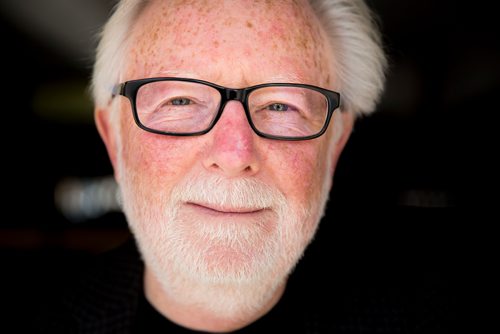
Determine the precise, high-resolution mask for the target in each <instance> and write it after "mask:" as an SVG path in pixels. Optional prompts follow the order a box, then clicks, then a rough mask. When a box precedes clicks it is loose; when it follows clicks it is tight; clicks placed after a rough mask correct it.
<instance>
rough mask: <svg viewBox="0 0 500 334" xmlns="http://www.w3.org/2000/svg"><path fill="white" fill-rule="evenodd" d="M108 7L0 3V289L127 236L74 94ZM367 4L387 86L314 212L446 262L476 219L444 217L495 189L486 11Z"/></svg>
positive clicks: (97, 1)
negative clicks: (2, 269)
mask: <svg viewBox="0 0 500 334" xmlns="http://www.w3.org/2000/svg"><path fill="white" fill-rule="evenodd" d="M114 3H115V1H113V0H44V1H38V0H23V1H17V0H1V1H0V31H1V32H2V34H1V36H2V45H3V47H2V51H1V52H0V64H1V65H2V66H1V72H2V76H1V77H2V99H1V103H2V107H1V110H2V115H3V119H2V124H3V127H2V129H3V130H2V131H1V133H2V148H3V152H2V153H3V154H2V165H3V166H2V167H3V182H2V185H3V187H2V188H3V189H4V196H3V198H4V201H3V203H4V204H3V211H4V218H3V219H2V220H1V221H0V259H1V260H2V261H3V262H4V263H6V264H7V268H10V271H9V272H10V275H6V277H3V280H6V282H7V283H8V284H6V285H7V286H9V284H12V282H25V281H28V280H29V279H30V275H33V274H35V273H36V274H37V275H38V274H39V273H40V272H43V271H45V270H49V271H50V270H52V269H54V268H56V267H58V266H60V264H61V263H64V261H65V259H66V257H67V256H69V255H68V254H71V256H74V254H88V253H98V252H101V251H104V250H107V249H110V248H112V247H114V246H115V245H117V244H119V243H120V242H121V241H122V240H124V239H125V238H127V237H128V233H129V232H128V230H127V228H126V224H125V222H124V220H123V217H122V215H121V213H120V212H119V209H118V206H117V205H116V198H115V192H116V186H115V184H114V182H113V179H112V169H111V166H110V163H109V161H108V158H107V155H106V152H105V149H104V146H103V144H102V142H101V140H100V138H99V137H98V134H97V131H96V130H95V127H94V123H93V107H92V102H91V100H90V97H89V96H90V95H89V93H88V91H87V87H88V83H89V78H90V72H91V66H92V61H93V53H94V49H95V45H96V37H95V36H96V34H97V33H98V31H99V29H100V27H101V26H102V24H103V23H104V21H105V20H106V18H107V17H108V15H109V13H110V10H111V8H112V6H113V4H114ZM368 3H369V4H370V6H371V7H372V8H373V9H374V10H375V11H376V12H377V13H378V15H379V18H380V22H381V28H382V31H383V34H384V41H385V45H386V51H387V52H388V54H389V57H390V70H389V73H388V81H387V90H386V92H385V95H384V97H383V99H382V102H381V104H380V106H379V108H378V111H377V113H375V114H374V115H373V116H370V117H366V118H363V119H360V120H359V121H358V122H357V124H356V127H355V131H354V133H353V135H352V137H351V139H350V141H349V143H348V145H347V147H346V150H345V152H344V154H343V155H342V157H341V160H340V163H339V166H338V171H337V173H336V176H335V181H334V183H335V186H334V190H333V192H332V197H331V200H330V203H329V207H328V212H327V219H326V220H327V221H328V220H330V217H334V215H335V214H334V213H333V212H344V213H346V212H347V213H349V214H350V215H347V214H346V215H345V219H344V221H343V222H341V223H340V224H346V222H347V223H349V224H352V225H351V228H352V226H356V227H360V226H362V224H363V223H361V224H360V223H359V222H358V221H356V219H357V218H359V219H360V220H361V221H363V222H367V223H369V224H367V225H369V226H370V225H371V227H368V229H365V227H360V230H356V231H354V232H353V235H355V234H354V233H360V234H361V235H364V237H360V238H357V237H354V236H352V237H351V238H350V239H349V240H350V241H353V242H355V241H356V242H361V241H359V240H363V242H364V241H368V240H370V237H369V233H370V232H374V231H375V230H377V229H375V228H374V227H373V225H375V224H376V225H377V226H379V227H380V226H381V223H380V220H382V221H384V219H385V218H387V217H389V221H392V222H394V223H401V225H399V228H401V226H410V227H407V228H406V229H405V231H404V232H403V233H404V235H405V236H406V237H408V239H411V238H421V241H422V243H423V244H426V246H424V247H422V248H419V251H424V249H427V250H428V249H432V250H433V251H435V250H438V249H439V250H441V249H445V248H447V249H448V251H443V253H442V254H441V257H439V259H441V260H443V261H445V262H446V261H448V263H450V261H451V262H452V263H453V261H456V262H455V264H456V263H457V261H458V260H457V257H455V256H454V255H450V252H451V251H450V249H451V250H452V251H457V250H458V249H459V248H460V247H467V246H464V244H463V243H462V242H461V241H460V238H461V237H463V236H464V235H465V234H466V233H465V230H468V229H469V227H471V226H477V225H475V223H474V221H468V225H467V224H466V225H460V224H458V223H457V224H456V222H457V219H458V218H463V217H464V216H463V215H464V210H466V209H467V210H470V209H472V208H473V210H477V211H478V212H482V211H483V209H486V208H488V207H489V206H490V205H491V204H492V203H493V200H492V198H491V197H488V196H486V192H485V191H484V189H491V190H493V192H494V191H495V190H496V189H497V188H496V186H493V184H494V182H493V178H492V177H491V176H492V175H493V174H492V171H493V167H492V164H491V162H492V159H490V158H488V156H489V155H494V152H498V149H497V148H496V147H495V148H491V147H490V146H493V145H492V144H493V143H495V141H494V139H493V137H494V134H495V130H492V129H491V128H492V126H493V124H494V123H493V121H492V118H493V115H494V114H495V113H496V112H497V111H498V103H497V99H496V96H498V89H499V88H500V61H499V60H500V47H499V40H500V36H499V31H500V29H499V27H498V19H497V17H496V16H497V14H496V13H497V12H496V11H495V10H493V8H491V6H492V5H490V2H489V1H486V0H478V1H475V2H473V3H469V4H468V5H467V6H464V5H461V4H460V5H459V2H457V1H452V0H440V1H434V0H406V1H400V0H370V1H368ZM5 199H6V200H5ZM335 210H337V211H335ZM474 216H475V214H474ZM353 217H354V218H353ZM405 224H407V225H405ZM323 225H324V224H323ZM332 226H333V225H331V226H330V227H326V229H327V230H328V229H329V228H330V229H335V227H332ZM460 226H465V227H460ZM322 228H323V229H325V227H323V226H322ZM368 231H369V232H368ZM381 231H383V232H381ZM385 232H387V233H391V230H390V228H388V227H385V229H384V228H382V230H377V232H376V234H375V235H376V236H378V237H380V236H381V235H382V234H383V233H385ZM462 232H463V233H462ZM372 236H373V235H372ZM321 238H322V237H321V236H320V237H319V239H320V240H321ZM323 238H324V237H323ZM408 239H405V237H403V238H400V243H399V244H398V245H400V246H401V245H403V244H404V243H405V242H407V241H408ZM368 242H370V241H368ZM371 242H373V241H371ZM344 243H345V241H344ZM415 244H416V243H415ZM458 244H460V246H457V245H458ZM469 244H470V243H469ZM429 247H430V248H429ZM460 249H462V248H460ZM465 249H467V248H465ZM449 251H450V252H449ZM33 254H37V255H36V256H35V257H33ZM460 254H461V255H464V256H467V250H464V251H463V252H461V253H460ZM448 256H449V257H448ZM430 257H431V256H428V258H430ZM444 265H446V263H445V264H444ZM457 266H458V265H457Z"/></svg>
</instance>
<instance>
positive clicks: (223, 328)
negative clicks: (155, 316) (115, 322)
mask: <svg viewBox="0 0 500 334" xmlns="http://www.w3.org/2000/svg"><path fill="white" fill-rule="evenodd" d="M285 286H286V282H283V283H282V284H280V285H279V286H278V287H277V288H275V289H273V290H274V291H273V293H272V295H271V296H267V297H266V299H267V301H266V302H265V303H263V304H262V306H261V307H259V308H258V309H253V308H252V309H251V311H249V310H245V311H244V312H237V311H236V312H224V314H221V312H217V310H214V309H213V308H212V307H210V305H207V303H205V302H204V301H206V300H217V299H213V298H217V296H219V297H220V294H225V295H226V296H227V295H231V294H233V295H234V296H235V298H238V297H239V298H241V295H244V293H243V294H242V293H241V287H240V288H239V289H235V287H233V286H220V285H218V286H207V285H203V287H201V286H199V285H198V286H193V285H186V286H184V287H182V288H181V289H172V291H165V289H164V288H163V286H162V285H161V283H160V282H159V281H158V279H157V278H156V276H155V274H154V273H153V272H152V271H151V270H150V269H149V268H148V266H146V267H145V272H144V291H145V295H146V299H147V300H148V301H149V303H150V304H151V305H152V306H153V307H154V308H155V309H156V310H157V311H158V312H160V313H161V314H162V315H163V316H164V317H166V318H168V319H169V320H170V321H172V322H174V323H176V324H178V325H180V326H183V327H186V328H189V329H193V330H199V331H207V332H230V331H234V330H238V329H240V328H243V327H245V326H247V325H249V324H251V323H252V322H254V321H256V320H257V319H259V318H260V317H262V316H263V315H265V314H266V313H267V312H269V311H270V310H271V309H272V308H273V307H274V305H276V303H277V302H278V301H279V299H280V298H281V296H282V295H283V292H284V290H285ZM193 291H195V292H194V293H193ZM196 291H198V292H199V293H201V294H203V297H204V298H202V299H203V300H204V301H202V302H200V300H199V299H198V300H197V298H196V295H197V293H196ZM206 296H210V298H206ZM226 296H225V297H226Z"/></svg>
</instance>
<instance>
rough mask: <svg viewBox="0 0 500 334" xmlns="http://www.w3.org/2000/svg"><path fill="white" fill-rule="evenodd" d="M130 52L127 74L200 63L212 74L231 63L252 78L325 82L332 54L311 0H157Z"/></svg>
mask: <svg viewBox="0 0 500 334" xmlns="http://www.w3.org/2000/svg"><path fill="white" fill-rule="evenodd" d="M129 57H130V58H129V69H128V74H127V77H128V78H127V79H132V78H138V77H148V76H155V75H159V74H162V73H169V72H175V70H180V72H181V73H182V72H183V71H188V72H189V71H194V72H195V73H199V70H200V69H201V70H203V72H204V73H203V74H202V76H205V77H204V79H212V80H213V79H214V77H217V76H218V73H221V71H225V70H226V69H227V68H233V69H240V70H241V72H242V75H246V76H249V74H251V75H252V76H255V78H249V79H248V80H249V81H268V79H266V78H265V76H266V74H267V75H268V76H277V75H280V74H279V72H282V75H284V76H286V75H289V76H290V77H291V79H293V78H294V77H296V79H295V80H293V81H302V82H303V81H308V82H310V83H313V84H321V83H322V84H329V82H328V81H330V71H329V69H330V68H329V64H330V63H331V62H332V57H333V55H332V54H331V47H330V45H329V43H328V39H327V38H326V34H325V32H324V30H323V28H322V26H321V24H320V22H319V20H318V19H317V17H316V16H315V14H314V12H313V10H312V9H311V8H310V6H309V3H308V1H301V0H296V1H291V0H283V1H280V0H267V1H258V0H251V1H249V0H226V1H223V0H222V1H218V0H210V1H199V0H197V1H161V0H154V1H152V2H151V3H150V4H149V5H148V6H147V7H146V8H145V9H144V11H143V12H142V13H141V15H140V17H139V18H138V19H137V21H136V23H135V25H134V27H133V29H132V34H131V49H130V52H129ZM264 71H265V72H266V73H260V72H264ZM270 72H276V73H270ZM325 73H328V75H325ZM318 74H321V75H320V76H321V78H318ZM269 80H270V79H269ZM318 80H319V81H318ZM315 81H317V82H315Z"/></svg>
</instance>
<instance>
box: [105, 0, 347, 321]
mask: <svg viewBox="0 0 500 334" xmlns="http://www.w3.org/2000/svg"><path fill="white" fill-rule="evenodd" d="M130 41H131V43H130V49H129V52H128V58H127V64H126V65H127V66H126V68H125V69H124V72H123V73H122V78H121V79H122V80H123V81H126V80H133V79H140V78H148V77H157V76H176V77H188V78H195V79H202V80H207V81H210V82H214V83H216V84H219V85H223V86H227V87H233V88H240V87H246V86H251V85H256V84H261V83H269V82H294V83H306V84H312V85H316V86H321V87H325V88H329V89H332V90H339V87H338V86H337V78H336V76H335V71H334V68H333V66H334V63H335V58H334V54H333V53H332V48H331V45H330V44H329V43H328V41H327V39H326V37H325V32H324V30H323V29H322V27H321V26H320V24H319V22H318V21H317V19H316V17H315V16H314V14H313V13H312V10H311V9H310V8H309V7H308V4H307V1H305V0H303V1H301V0H295V1H290V0H226V1H223V0H221V1H218V0H210V1H208V0H207V1H200V0H193V1H182V0H179V1H175V0H171V1H165V0H164V1H161V0H155V1H152V2H151V3H150V4H149V5H148V6H147V7H146V8H145V9H144V11H143V12H142V13H141V15H140V17H139V18H138V20H137V22H136V24H135V25H134V27H133V29H132V31H131V35H130ZM120 98H121V100H120V109H121V110H120V118H119V121H120V126H119V127H113V126H110V125H109V122H111V119H110V118H109V113H104V112H101V110H97V113H96V115H97V123H98V127H99V130H100V133H101V135H102V136H103V139H104V141H105V142H106V144H107V147H108V151H109V152H110V156H111V159H112V161H113V162H114V167H115V175H116V178H117V180H118V182H119V183H133V184H134V185H137V187H134V190H135V191H136V192H137V193H138V194H139V195H140V196H139V197H140V198H142V199H144V201H145V202H146V203H158V202H159V200H160V199H158V198H157V197H158V196H157V195H158V194H166V193H168V191H169V190H170V189H172V187H173V186H175V185H176V184H178V183H179V182H180V181H181V180H183V179H185V178H189V177H190V176H198V175H201V176H203V175H207V174H210V173H216V174H218V175H219V176H221V177H223V178H228V179H237V178H255V179H258V180H260V181H262V182H263V183H266V184H268V185H270V186H272V187H274V188H276V189H278V190H279V191H280V192H281V193H282V194H283V195H284V196H285V197H286V200H287V201H288V203H289V204H290V207H292V208H294V209H295V208H298V207H302V206H303V204H304V203H319V197H320V195H321V188H322V186H323V184H324V183H325V182H328V180H327V179H328V178H329V177H331V176H332V174H333V170H334V167H335V162H336V160H337V158H338V156H339V154H340V151H341V150H342V148H343V145H344V143H345V140H346V139H347V137H348V133H349V130H350V127H351V126H352V118H350V117H351V116H349V114H342V115H340V114H339V112H336V114H335V115H334V118H342V119H343V121H344V123H343V124H347V125H344V132H345V133H347V135H344V136H341V137H338V136H336V135H335V136H334V132H333V131H332V130H333V129H334V126H333V125H332V124H330V127H329V129H328V131H327V132H326V133H325V134H324V135H323V136H321V137H319V138H316V139H314V140H308V141H295V142H291V141H278V140H270V139H265V138H261V137H259V136H257V135H256V134H255V133H254V132H253V130H252V129H251V127H250V125H249V124H248V121H247V119H246V116H245V113H244V110H243V106H242V105H241V104H240V103H239V102H236V101H230V102H228V103H227V105H226V107H225V109H224V111H223V114H222V116H221V118H220V119H219V121H218V123H217V124H216V125H215V127H214V128H213V129H212V130H211V131H210V132H209V133H207V134H205V135H202V136H193V137H175V136H163V135H157V134H152V133H149V132H146V131H143V130H141V129H140V128H139V127H137V126H136V125H135V122H134V120H133V115H132V112H131V107H130V103H129V101H128V100H126V99H125V98H122V97H120ZM106 115H107V116H106ZM106 117H107V118H106ZM346 121H348V122H346ZM116 130H119V133H118V134H117V135H118V136H119V138H120V143H121V145H120V146H121V148H122V150H121V151H120V150H118V149H117V148H116V147H117V145H115V143H114V138H115V133H113V132H114V131H116ZM334 138H335V139H334ZM332 143H333V144H332ZM116 155H120V159H119V160H120V161H121V164H117V163H116V160H117V159H115V158H114V156H116ZM329 163H330V164H329ZM117 165H118V166H126V168H123V169H121V168H118V167H117ZM329 165H330V169H329V170H327V168H328V166H329ZM122 174H123V175H122ZM125 174H126V175H125ZM325 177H326V179H325ZM327 184H328V183H327ZM161 200H163V198H162V199H161ZM317 206H319V205H317ZM317 206H315V205H311V206H309V208H311V209H312V211H314V209H315V208H316V207H317ZM148 209H149V208H148ZM148 209H145V210H148ZM317 211H319V209H318V210H317ZM320 214H321V212H311V214H310V215H309V219H306V221H304V222H303V225H301V227H300V228H302V229H303V231H306V232H304V233H303V234H304V235H312V232H313V231H314V230H315V227H316V226H317V223H318V219H319V215H320ZM146 216H147V215H146ZM142 225H145V224H142ZM141 228H146V227H141ZM307 231H310V232H311V233H307ZM304 242H306V241H304ZM303 246H304V247H305V246H306V245H305V244H304V245H303ZM148 272H149V271H148V269H147V268H146V274H148ZM145 282H146V283H148V282H149V283H150V284H151V285H150V286H153V287H152V288H151V289H153V290H154V291H153V290H151V291H153V292H151V293H149V294H148V293H147V291H146V294H147V295H148V298H160V299H161V297H162V296H163V295H162V294H161V293H159V291H160V290H161V289H160V288H159V287H158V285H155V283H154V279H145ZM151 282H153V283H151ZM283 284H284V283H283ZM146 285H147V284H146ZM283 288H284V286H283ZM146 290H147V289H146ZM276 291H277V292H276V294H275V297H276V298H275V299H273V300H274V302H276V301H277V299H279V296H281V293H282V291H283V290H282V289H278V290H276ZM274 302H273V303H274ZM153 304H154V305H155V306H157V307H158V305H167V304H168V303H167V304H162V302H161V301H158V299H156V300H155V302H153ZM165 307H166V306H165ZM170 311H172V310H170ZM204 311H207V310H204ZM261 311H262V312H264V311H265V310H261ZM180 312H181V313H182V310H181V311H180ZM190 312H191V310H189V312H188V313H187V316H186V318H185V319H184V320H186V319H189V321H192V320H193V318H196V317H192V314H191V313H190ZM196 314H197V317H198V318H196V319H195V320H200V322H199V323H203V319H204V318H203V316H206V315H207V314H209V315H210V317H213V314H210V312H209V310H208V312H206V313H204V315H201V316H200V312H199V310H198V312H196ZM177 315H179V314H177ZM256 316H258V315H256ZM181 318H183V316H181ZM205 320H210V319H208V318H205ZM212 320H213V319H212ZM216 320H217V319H216ZM243 320H245V319H243ZM243 320H242V321H243ZM250 320H251V319H246V320H245V321H250ZM186 321H188V320H186ZM240 325H241V324H240ZM200 328H201V329H207V328H206V327H200ZM212 328H213V329H214V330H216V331H220V330H221V329H224V328H225V329H231V330H233V329H236V327H232V328H229V327H220V326H218V327H217V326H216V327H212Z"/></svg>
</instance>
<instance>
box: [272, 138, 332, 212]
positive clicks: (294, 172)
mask: <svg viewBox="0 0 500 334" xmlns="http://www.w3.org/2000/svg"><path fill="white" fill-rule="evenodd" d="M277 145H280V147H276V146H275V145H273V146H274V147H271V148H270V152H269V156H270V157H274V158H272V159H271V158H270V159H269V160H271V162H270V164H272V165H273V168H272V170H273V177H274V179H275V180H276V182H278V184H277V186H278V187H279V188H280V190H281V191H283V192H284V193H285V195H286V197H287V198H288V199H289V200H291V201H293V202H295V203H297V204H300V205H304V204H307V203H310V202H311V201H317V200H318V199H319V196H320V193H321V188H322V185H323V182H325V181H326V180H324V175H325V170H326V160H325V150H324V148H323V147H322V145H311V142H296V143H290V144H288V143H285V144H284V146H283V143H278V144H277Z"/></svg>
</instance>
